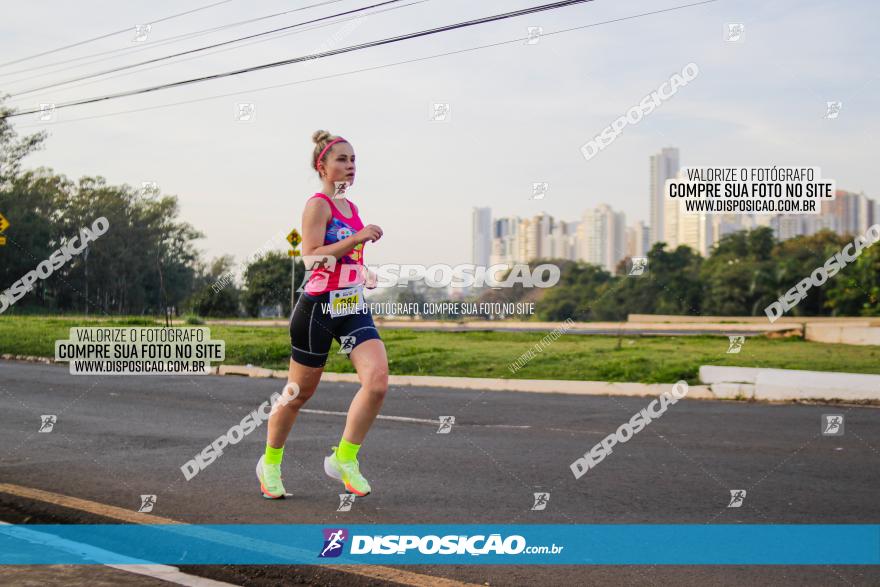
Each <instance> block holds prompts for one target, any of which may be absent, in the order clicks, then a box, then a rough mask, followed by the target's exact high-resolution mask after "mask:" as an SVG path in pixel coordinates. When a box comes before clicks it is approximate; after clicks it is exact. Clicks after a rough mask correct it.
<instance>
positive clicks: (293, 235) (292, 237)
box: [287, 228, 302, 249]
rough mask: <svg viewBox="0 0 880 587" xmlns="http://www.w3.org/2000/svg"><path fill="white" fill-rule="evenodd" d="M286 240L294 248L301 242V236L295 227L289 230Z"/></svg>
mask: <svg viewBox="0 0 880 587" xmlns="http://www.w3.org/2000/svg"><path fill="white" fill-rule="evenodd" d="M287 242H289V243H290V244H291V245H293V248H294V249H295V248H296V246H297V245H298V244H299V243H301V242H302V237H301V236H300V235H299V232H297V230H296V229H295V228H294V229H293V230H291V231H290V234H288V235H287Z"/></svg>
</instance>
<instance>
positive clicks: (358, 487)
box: [324, 446, 370, 497]
mask: <svg viewBox="0 0 880 587" xmlns="http://www.w3.org/2000/svg"><path fill="white" fill-rule="evenodd" d="M337 448H339V447H338V446H334V447H333V454H332V455H330V456H329V457H324V472H325V473H327V474H328V475H329V476H330V477H333V478H334V479H339V480H340V481H342V482H343V483H344V484H345V490H346V491H347V492H348V493H353V494H355V495H357V496H358V497H364V496H366V495H369V494H370V484H369V483H368V482H367V480H366V479H364V476H363V475H361V471H360V469H359V467H358V462H357V459H355V460H353V461H340V460H339V459H337V458H336V449H337Z"/></svg>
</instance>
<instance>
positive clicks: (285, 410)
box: [266, 359, 324, 448]
mask: <svg viewBox="0 0 880 587" xmlns="http://www.w3.org/2000/svg"><path fill="white" fill-rule="evenodd" d="M323 372H324V367H306V366H305V365H301V364H299V363H297V362H296V361H294V360H293V359H290V368H289V370H288V372H287V381H288V382H290V383H295V384H296V385H298V386H299V395H298V396H297V397H296V399H293V400H291V401H289V402H287V404H286V405H281V402H278V403H279V406H278V409H276V410H275V411H274V412H273V413H272V415H271V416H269V430H268V433H267V436H266V442H267V443H268V444H269V446H271V447H272V448H281V447H282V446H284V443H285V442H286V441H287V436H288V435H289V434H290V429H291V428H292V427H293V422H294V421H295V420H296V416H297V414H299V409H300V408H301V407H303V404H305V403H306V402H307V401H308V400H309V398H310V397H312V395H314V393H315V390H316V389H317V388H318V383H320V381H321V373H323ZM289 391H290V390H289V388H285V390H284V393H285V394H289Z"/></svg>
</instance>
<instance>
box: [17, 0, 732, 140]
mask: <svg viewBox="0 0 880 587" xmlns="http://www.w3.org/2000/svg"><path fill="white" fill-rule="evenodd" d="M713 2H718V0H703V1H701V2H694V3H692V4H682V5H679V6H672V7H670V8H663V9H660V10H652V11H649V12H641V13H639V14H633V15H630V16H623V17H620V18H614V19H611V20H604V21H600V22H594V23H592V24H587V25H581V26H577V27H572V28H567V29H561V30H558V31H553V32H550V33H543V32H542V33H541V37H542V38H543V37H550V36H553V35H560V34H564V33H569V32H572V31H579V30H583V29H588V28H592V27H596V26H601V25H605V24H613V23H616V22H622V21H626V20H634V19H637V18H641V17H644V16H653V15H655V14H662V13H664V12H672V11H675V10H683V9H685V8H693V7H694V6H700V5H703V4H712V3H713ZM526 39H528V37H518V38H516V39H510V40H508V41H499V42H497V43H489V44H487V45H477V46H476V47H468V48H466V49H457V50H455V51H447V52H445V53H438V54H435V55H429V56H426V57H417V58H414V59H407V60H404V61H397V62H394V63H386V64H383V65H375V66H372V67H364V68H361V69H354V70H350V71H344V72H341V73H334V74H330V75H325V76H320V77H313V78H309V79H305V80H299V81H295V82H286V83H283V84H275V85H271V86H263V87H261V88H251V89H249V90H242V91H238V92H229V93H226V94H216V95H213V96H205V97H202V98H194V99H192V100H182V101H180V102H171V103H169V104H158V105H155V106H145V107H143V108H133V109H130V110H121V111H118V112H109V113H105V114H95V115H93V116H83V117H81V118H72V119H70V120H59V121H56V122H53V123H52V124H53V125H54V124H67V123H71V122H83V121H86V120H95V119H98V118H107V117H110V116H121V115H124V114H136V113H138V112H146V111H149V110H158V109H161V108H172V107H174V106H185V105H187V104H195V103H198V102H206V101H208V100H219V99H221V98H229V97H231V96H240V95H242V94H252V93H256V92H264V91H267V90H276V89H278V88H286V87H290V86H296V85H299V84H305V83H310V82H315V81H323V80H327V79H332V78H337V77H344V76H348V75H354V74H356V73H363V72H366V71H374V70H378V69H385V68H386V67H395V66H397V65H406V64H409V63H415V62H418V61H428V60H430V59H437V58H439V57H447V56H449V55H457V54H459V53H468V52H470V51H478V50H480V49H488V48H491V47H499V46H502V45H509V44H511V43H519V42H521V41H523V40H526ZM32 113H33V112H32ZM32 113H31V114H32ZM21 114H22V115H23V114H27V113H24V112H23V113H21ZM17 115H18V114H14V115H10V117H11V116H17ZM45 126H46V125H44V124H26V125H21V126H18V127H16V128H44V127H45Z"/></svg>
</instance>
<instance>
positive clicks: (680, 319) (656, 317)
mask: <svg viewBox="0 0 880 587" xmlns="http://www.w3.org/2000/svg"><path fill="white" fill-rule="evenodd" d="M626 319H627V322H641V323H647V322H665V323H670V324H681V323H684V324H687V323H692V324H702V323H705V322H716V323H717V322H723V323H739V324H769V323H770V321H769V320H768V319H767V316H672V315H667V314H629V315H627V317H626ZM807 322H815V323H827V324H856V325H857V324H862V325H864V326H867V325H869V323H871V322H875V323H876V324H874V326H880V321H878V320H877V319H876V318H862V317H858V316H856V317H848V316H843V317H838V316H782V317H781V318H779V319H778V320H776V321H775V322H774V323H773V324H780V323H782V324H805V323H807Z"/></svg>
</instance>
